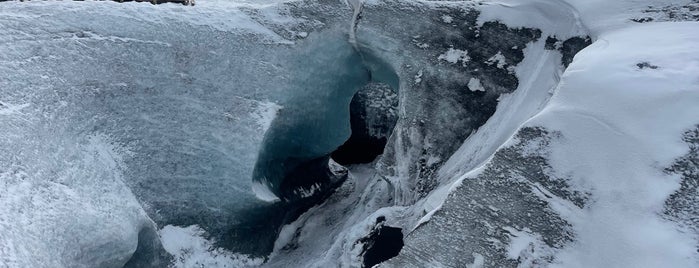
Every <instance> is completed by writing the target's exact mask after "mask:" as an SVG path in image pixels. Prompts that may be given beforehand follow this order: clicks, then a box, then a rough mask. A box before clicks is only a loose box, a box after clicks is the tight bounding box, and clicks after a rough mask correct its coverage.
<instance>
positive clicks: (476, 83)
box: [468, 77, 485, 92]
mask: <svg viewBox="0 0 699 268" xmlns="http://www.w3.org/2000/svg"><path fill="white" fill-rule="evenodd" d="M468 89H469V90H471V91H483V92H485V88H483V85H482V84H481V80H480V79H478V78H474V77H472V78H471V79H470V80H468Z"/></svg>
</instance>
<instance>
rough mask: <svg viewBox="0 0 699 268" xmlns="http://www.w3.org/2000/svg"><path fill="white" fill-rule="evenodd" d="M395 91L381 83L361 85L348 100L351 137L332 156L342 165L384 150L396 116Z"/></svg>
mask: <svg viewBox="0 0 699 268" xmlns="http://www.w3.org/2000/svg"><path fill="white" fill-rule="evenodd" d="M397 109H398V95H397V94H396V92H395V90H394V89H393V88H392V87H391V86H389V85H387V84H384V83H376V82H372V83H369V84H367V85H366V86H364V87H362V89H360V90H359V91H358V92H357V94H355V95H354V97H353V98H352V102H351V103H350V125H351V129H352V134H351V136H350V138H349V139H348V140H347V141H346V142H345V143H343V144H342V145H341V146H340V147H339V148H337V150H335V151H334V152H333V153H332V155H331V157H332V159H333V160H335V161H336V162H337V163H339V164H341V165H351V164H365V163H370V162H372V161H374V159H376V157H377V156H379V155H381V154H383V151H384V148H385V147H386V143H387V141H388V137H389V136H390V135H391V133H392V132H393V128H394V127H395V125H396V121H397V120H398V115H397Z"/></svg>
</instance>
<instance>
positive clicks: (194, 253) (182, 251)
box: [159, 225, 264, 268]
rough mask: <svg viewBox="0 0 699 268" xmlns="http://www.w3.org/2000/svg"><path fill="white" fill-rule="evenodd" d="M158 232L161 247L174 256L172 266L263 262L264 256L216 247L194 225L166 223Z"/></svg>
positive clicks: (219, 266) (215, 266)
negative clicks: (249, 254) (184, 225)
mask: <svg viewBox="0 0 699 268" xmlns="http://www.w3.org/2000/svg"><path fill="white" fill-rule="evenodd" d="M159 233H160V238H161V241H162V243H163V248H165V250H166V251H167V252H168V253H170V254H172V256H173V257H174V263H173V264H172V266H171V267H173V268H193V267H212V268H223V267H257V266H259V265H261V264H262V263H263V262H264V258H251V257H248V256H245V255H241V254H234V253H231V252H228V251H226V250H224V249H220V248H216V247H215V246H213V243H212V242H211V241H209V240H206V238H204V235H205V232H204V230H202V229H201V228H199V227H198V226H196V225H191V226H187V227H178V226H173V225H167V226H165V227H163V228H162V229H160V231H159Z"/></svg>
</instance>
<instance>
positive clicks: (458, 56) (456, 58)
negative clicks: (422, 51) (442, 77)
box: [438, 48, 471, 64]
mask: <svg viewBox="0 0 699 268" xmlns="http://www.w3.org/2000/svg"><path fill="white" fill-rule="evenodd" d="M438 59H440V60H444V61H447V62H449V63H453V64H455V63H458V62H461V64H466V63H467V62H469V61H470V60H471V57H469V56H468V51H465V50H461V49H454V48H449V50H447V51H446V52H444V53H443V54H441V55H439V57H438Z"/></svg>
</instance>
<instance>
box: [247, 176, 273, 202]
mask: <svg viewBox="0 0 699 268" xmlns="http://www.w3.org/2000/svg"><path fill="white" fill-rule="evenodd" d="M252 192H253V193H254V194H255V197H257V199H260V200H262V201H265V202H277V201H279V200H280V199H279V197H277V195H275V194H274V193H273V192H272V191H271V190H270V189H269V187H267V186H266V185H263V184H262V183H260V182H257V181H253V182H252Z"/></svg>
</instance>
